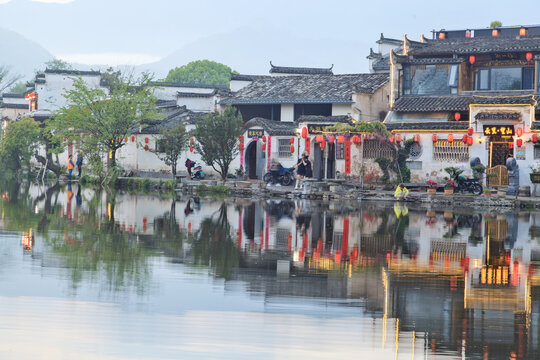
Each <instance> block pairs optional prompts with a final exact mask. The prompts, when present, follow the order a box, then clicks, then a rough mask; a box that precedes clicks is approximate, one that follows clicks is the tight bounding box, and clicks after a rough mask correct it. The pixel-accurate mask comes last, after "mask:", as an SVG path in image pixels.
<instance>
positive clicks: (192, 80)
mask: <svg viewBox="0 0 540 360" xmlns="http://www.w3.org/2000/svg"><path fill="white" fill-rule="evenodd" d="M232 72H233V71H232V70H231V68H230V67H228V66H227V65H224V64H221V63H218V62H215V61H210V60H197V61H192V62H190V63H189V64H187V65H183V66H180V67H176V68H174V69H171V70H169V74H168V75H167V77H166V78H165V81H167V82H177V83H188V84H204V85H229V80H230V78H231V73H232Z"/></svg>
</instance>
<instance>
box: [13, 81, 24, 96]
mask: <svg viewBox="0 0 540 360" xmlns="http://www.w3.org/2000/svg"><path fill="white" fill-rule="evenodd" d="M9 92H10V93H12V94H24V93H25V92H26V84H25V83H24V82H22V81H19V82H17V83H16V84H14V85H13V86H12V87H11V88H10V89H9Z"/></svg>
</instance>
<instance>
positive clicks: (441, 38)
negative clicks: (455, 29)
mask: <svg viewBox="0 0 540 360" xmlns="http://www.w3.org/2000/svg"><path fill="white" fill-rule="evenodd" d="M444 35H445V34H444V33H443V32H442V31H441V32H440V33H439V40H444Z"/></svg>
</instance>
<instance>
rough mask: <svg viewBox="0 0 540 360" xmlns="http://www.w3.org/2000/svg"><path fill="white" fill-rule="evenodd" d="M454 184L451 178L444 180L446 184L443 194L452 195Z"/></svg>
mask: <svg viewBox="0 0 540 360" xmlns="http://www.w3.org/2000/svg"><path fill="white" fill-rule="evenodd" d="M455 186H456V183H455V181H454V180H452V179H448V180H446V185H445V186H444V194H445V195H453V194H454V187H455Z"/></svg>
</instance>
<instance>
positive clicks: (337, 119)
mask: <svg viewBox="0 0 540 360" xmlns="http://www.w3.org/2000/svg"><path fill="white" fill-rule="evenodd" d="M297 122H299V123H301V122H310V123H352V118H351V117H350V116H348V115H336V116H323V115H302V116H300V117H299V118H298V121H297Z"/></svg>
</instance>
